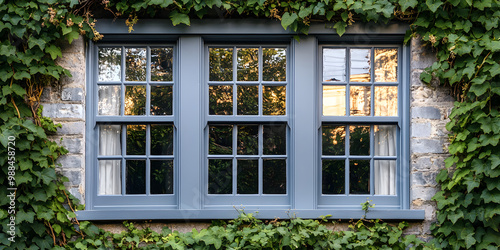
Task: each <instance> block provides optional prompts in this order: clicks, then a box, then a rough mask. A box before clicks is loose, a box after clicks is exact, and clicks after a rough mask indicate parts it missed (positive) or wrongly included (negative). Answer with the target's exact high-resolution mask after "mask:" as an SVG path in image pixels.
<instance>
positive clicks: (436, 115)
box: [411, 107, 441, 120]
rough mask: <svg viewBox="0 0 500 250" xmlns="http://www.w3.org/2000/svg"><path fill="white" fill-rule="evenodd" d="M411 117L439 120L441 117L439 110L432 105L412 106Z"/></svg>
mask: <svg viewBox="0 0 500 250" xmlns="http://www.w3.org/2000/svg"><path fill="white" fill-rule="evenodd" d="M411 117H412V118H424V119H432V120H439V119H441V111H440V110H439V109H437V108H434V107H413V108H412V109H411Z"/></svg>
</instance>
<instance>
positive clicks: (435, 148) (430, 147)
mask: <svg viewBox="0 0 500 250" xmlns="http://www.w3.org/2000/svg"><path fill="white" fill-rule="evenodd" d="M410 143H411V146H410V147H411V148H410V150H411V152H412V153H421V154H425V153H435V154H441V153H443V152H444V151H443V143H442V142H441V141H440V140H429V139H412V140H411V142H410Z"/></svg>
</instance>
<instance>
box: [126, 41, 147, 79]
mask: <svg viewBox="0 0 500 250" xmlns="http://www.w3.org/2000/svg"><path fill="white" fill-rule="evenodd" d="M146 66H147V60H146V48H127V49H126V59H125V68H126V70H125V80H126V81H146Z"/></svg>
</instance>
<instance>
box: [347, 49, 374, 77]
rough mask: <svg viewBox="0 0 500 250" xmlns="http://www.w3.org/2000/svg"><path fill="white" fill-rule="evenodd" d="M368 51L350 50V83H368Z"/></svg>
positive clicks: (369, 52)
mask: <svg viewBox="0 0 500 250" xmlns="http://www.w3.org/2000/svg"><path fill="white" fill-rule="evenodd" d="M370 54H371V50H370V49H351V76H350V81H351V82H369V81H370V80H371V77H370V72H371V71H370Z"/></svg>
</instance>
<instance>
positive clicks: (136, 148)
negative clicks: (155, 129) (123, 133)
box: [127, 125, 146, 155]
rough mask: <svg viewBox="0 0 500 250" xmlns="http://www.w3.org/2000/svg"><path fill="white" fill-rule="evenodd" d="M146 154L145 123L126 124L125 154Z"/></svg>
mask: <svg viewBox="0 0 500 250" xmlns="http://www.w3.org/2000/svg"><path fill="white" fill-rule="evenodd" d="M145 154H146V125H127V155H145Z"/></svg>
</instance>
